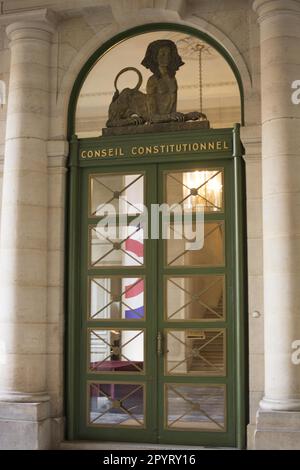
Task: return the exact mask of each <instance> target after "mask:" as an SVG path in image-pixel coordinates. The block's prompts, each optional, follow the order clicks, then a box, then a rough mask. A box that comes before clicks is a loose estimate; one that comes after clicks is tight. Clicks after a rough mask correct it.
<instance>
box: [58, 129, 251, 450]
mask: <svg viewBox="0 0 300 470" xmlns="http://www.w3.org/2000/svg"><path fill="white" fill-rule="evenodd" d="M239 127H240V126H239V125H236V127H235V128H234V129H223V130H219V129H218V130H205V131H191V132H180V133H178V132H177V133H174V134H168V136H167V137H168V138H169V139H170V141H171V142H174V141H176V139H177V140H178V139H183V138H188V139H189V140H191V141H193V139H194V140H195V136H196V137H197V138H198V139H200V140H201V142H204V141H209V140H211V139H213V138H219V139H227V141H228V142H229V141H231V145H230V148H229V150H228V151H227V152H224V151H223V152H216V151H215V152H210V153H209V152H207V153H205V152H204V154H203V155H202V156H199V154H195V153H190V154H187V155H186V154H185V155H172V154H167V155H155V156H151V158H150V157H149V156H139V157H129V156H128V157H126V156H125V157H110V158H109V159H107V158H106V159H104V158H102V159H100V160H89V161H86V160H83V159H80V157H79V155H80V150H81V149H82V148H97V146H98V145H99V143H100V141H101V142H102V143H103V140H104V141H105V143H107V142H109V145H111V144H112V143H113V144H114V145H115V146H118V145H120V142H121V141H122V143H123V145H126V142H127V144H128V145H130V143H132V142H135V143H138V142H139V141H140V143H141V144H143V145H147V143H150V142H152V143H153V140H154V142H155V144H159V142H164V141H165V139H166V136H165V135H163V134H156V135H155V136H153V135H142V136H127V137H124V136H122V137H121V140H120V139H119V138H113V139H112V141H111V140H110V139H107V138H101V139H81V140H78V139H77V138H76V137H73V139H72V140H71V143H70V146H71V149H70V163H69V166H70V180H69V182H70V184H69V195H70V197H69V224H68V227H69V230H68V237H67V240H68V241H69V245H68V247H67V248H68V264H67V270H68V278H67V279H68V284H67V285H68V293H67V311H68V325H67V330H68V339H67V368H66V369H67V377H66V383H67V387H66V389H67V396H68V399H67V400H66V409H67V420H68V432H67V436H68V439H70V440H72V439H75V438H77V439H78V438H81V439H93V438H94V439H95V438H96V435H95V434H93V433H90V432H88V433H84V432H82V429H79V427H78V420H77V419H76V404H78V403H79V402H80V393H82V390H83V386H84V385H83V383H82V380H85V376H84V377H81V378H80V376H79V374H76V373H75V364H76V358H77V360H78V356H77V352H78V351H77V347H76V345H78V344H80V341H81V335H80V330H81V328H82V326H83V317H82V313H80V312H82V310H83V309H82V305H80V302H79V301H80V299H79V290H80V289H79V286H80V283H82V282H85V279H83V278H80V275H79V271H80V267H79V253H80V249H81V248H80V246H81V242H80V238H81V237H82V233H81V228H80V213H81V211H82V207H83V204H85V205H86V201H87V200H86V197H87V188H84V187H83V186H82V181H83V180H82V176H81V175H82V173H86V172H91V173H92V172H93V171H95V168H97V170H99V169H101V168H103V169H104V168H106V169H107V168H109V171H114V168H115V170H117V171H118V170H120V164H121V165H122V166H123V168H124V167H126V168H128V169H129V171H130V172H131V171H132V170H136V169H138V170H139V171H141V169H142V168H147V167H150V166H153V165H151V164H153V163H163V164H165V165H166V164H167V165H168V167H170V168H171V167H172V166H174V165H175V166H178V164H181V165H183V166H184V165H185V164H186V165H187V168H188V165H190V164H195V163H197V164H199V165H201V166H202V165H203V164H207V165H212V163H213V165H220V164H224V165H226V166H227V167H228V169H229V170H228V171H229V173H230V176H229V177H227V178H229V180H228V181H227V185H228V186H230V187H231V188H233V189H232V190H231V191H230V196H229V198H230V199H229V203H228V201H227V208H226V218H228V220H230V221H231V224H230V225H231V237H230V239H229V237H227V239H226V243H227V244H228V243H229V244H230V246H229V245H228V246H227V250H226V251H229V252H230V253H231V256H232V260H231V265H232V274H231V276H230V287H231V289H232V298H231V301H232V305H233V309H234V312H235V318H234V334H233V337H232V340H233V341H234V346H232V348H231V353H230V357H231V361H234V367H235V370H236V375H235V378H234V380H233V381H232V384H233V385H232V387H234V389H232V390H231V391H232V394H231V396H232V397H233V399H234V400H235V401H236V412H235V415H234V414H233V413H231V414H232V419H234V420H235V423H236V429H235V435H234V436H231V437H232V440H231V442H233V445H234V446H236V447H239V448H245V445H246V444H245V443H246V424H247V422H248V421H247V420H248V400H247V399H245V396H247V391H248V383H247V377H248V373H247V372H248V369H247V341H246V338H247V317H246V313H247V290H246V275H247V274H246V266H247V258H246V225H245V214H246V212H245V170H244V160H243V158H242V155H243V147H242V144H241V142H240V136H239ZM137 162H138V166H137ZM149 164H150V165H149ZM229 173H228V174H229ZM155 181H158V180H157V178H153V183H154V185H153V187H152V190H151V191H150V193H149V197H150V199H155V198H156V196H154V193H155V192H156V193H157V191H159V188H158V187H156V186H155V185H156V184H158V183H156V182H155ZM85 184H86V183H85ZM153 191H154V192H153ZM81 194H85V196H84V197H85V200H82V199H81V197H80V195H81ZM83 225H84V224H83ZM157 253H158V256H161V252H160V251H157ZM191 271H193V270H191ZM105 272H107V273H108V274H109V272H110V270H109V269H107V270H106V271H105ZM124 273H126V270H124ZM148 274H149V276H150V279H151V282H153V283H154V282H155V273H154V272H152V271H151V266H150V267H149V271H148ZM162 275H163V272H161V273H160V275H159V276H160V279H161V276H162ZM153 285H154V284H153ZM151 302H154V303H155V297H153V298H151ZM159 303H160V305H161V300H160V302H159ZM160 321H161V320H160ZM138 326H139V325H138V324H136V323H135V325H134V327H138ZM163 326H164V325H163V323H160V324H159V327H160V328H161V327H163ZM213 326H214V327H215V326H218V325H217V324H214V325H213ZM155 328H156V326H155V325H154V323H152V324H151V325H150V329H151V331H152V332H153V333H154V332H155V331H156V329H155ZM152 346H153V345H152ZM153 347H154V346H153ZM233 351H235V352H236V357H237V359H236V361H235V360H234V355H233ZM153 367H154V366H153ZM154 368H155V367H154ZM154 373H155V371H154V369H153V371H151V373H150V377H153V375H154ZM88 378H89V377H88ZM110 379H111V377H110ZM123 380H125V379H124V378H123ZM139 380H140V378H139V377H138V376H137V377H136V378H135V381H136V382H139ZM130 381H132V378H130ZM169 381H171V382H174V381H173V380H169ZM178 381H179V382H182V381H183V379H182V378H179V379H178V377H176V382H178ZM203 381H204V380H202V382H203ZM206 381H207V380H206ZM200 382H201V380H200V381H199V380H198V383H200ZM214 382H216V383H217V382H218V380H217V379H212V378H210V380H209V383H214ZM160 393H161V392H160ZM158 402H159V401H157V398H156V394H155V392H153V397H152V400H151V402H149V406H151V409H152V411H153V413H155V410H156V409H157V403H158ZM230 406H231V407H233V404H232V403H231V404H230ZM231 410H233V408H231ZM161 412H162V411H161V409H160V414H161ZM153 429H154V428H153ZM153 429H152V431H153ZM180 434H181V436H180V443H186V444H189V443H190V444H191V437H190V436H191V434H190V433H189V432H186V433H185V434H186V435H184V433H180ZM202 436H203V440H202V442H201V444H202V445H208V446H209V445H211V433H207V436H205V435H204V433H202ZM106 437H107V439H108V440H109V439H114V440H120V441H122V440H128V437H124V433H123V435H122V433H119V432H118V431H117V430H113V431H112V432H109V431H108V430H107V431H106ZM137 438H139V440H141V436H140V435H139V433H138V431H137V433H135V432H134V430H132V431H131V438H130V440H133V441H134V440H137ZM162 438H163V440H164V442H172V443H174V439H172V438H170V436H167V435H166V434H165V435H162ZM192 440H193V439H192ZM151 441H153V438H151V435H145V438H144V442H151ZM178 443H179V441H178ZM193 443H194V444H197V442H196V441H193ZM215 445H216V444H215ZM218 445H222V446H225V445H226V441H224V440H222V438H220V439H219V440H218Z"/></svg>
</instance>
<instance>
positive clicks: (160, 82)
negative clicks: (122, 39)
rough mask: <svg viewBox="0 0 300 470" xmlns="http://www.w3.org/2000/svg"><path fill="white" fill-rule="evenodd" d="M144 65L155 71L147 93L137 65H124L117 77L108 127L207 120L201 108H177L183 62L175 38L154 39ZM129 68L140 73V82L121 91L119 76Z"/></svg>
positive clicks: (150, 79) (148, 49) (149, 46)
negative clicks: (178, 79) (179, 79)
mask: <svg viewBox="0 0 300 470" xmlns="http://www.w3.org/2000/svg"><path fill="white" fill-rule="evenodd" d="M142 65H143V66H144V67H146V68H147V69H149V70H150V71H151V72H152V75H151V77H150V78H149V79H148V81H147V86H146V94H145V93H142V92H141V91H140V87H141V85H142V81H143V78H142V75H141V73H140V71H139V70H138V69H136V68H134V67H126V68H124V69H122V70H121V71H120V72H119V73H118V74H117V76H116V78H115V82H114V86H115V94H114V96H113V99H112V102H111V104H110V106H109V112H108V121H107V123H106V125H107V127H122V126H132V125H135V126H138V125H143V124H158V123H168V122H185V121H196V120H202V121H207V117H206V115H205V114H203V113H200V112H198V111H193V112H189V113H180V112H178V111H177V90H178V84H177V80H176V77H175V75H176V72H177V70H178V69H179V68H180V67H181V66H182V65H184V62H183V61H182V59H181V57H180V55H179V54H178V51H177V47H176V44H175V43H174V42H173V41H171V40H169V39H160V40H157V41H153V42H151V43H150V44H149V45H148V48H147V51H146V54H145V57H144V59H143V61H142ZM128 70H133V71H135V72H136V73H137V75H138V83H137V85H136V86H135V87H134V88H125V89H124V90H122V91H121V92H120V91H119V90H118V87H117V82H118V79H119V77H120V75H121V74H122V73H124V72H126V71H128Z"/></svg>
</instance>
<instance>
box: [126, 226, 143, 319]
mask: <svg viewBox="0 0 300 470" xmlns="http://www.w3.org/2000/svg"><path fill="white" fill-rule="evenodd" d="M142 232H143V231H142V230H139V231H137V232H135V233H133V235H131V237H130V238H128V239H127V240H126V241H125V250H126V253H128V255H127V256H126V255H125V256H126V258H127V260H126V261H127V263H126V264H127V265H132V266H137V265H142V264H143V263H144V243H143V238H142V237H143V233H142ZM124 291H125V299H126V300H125V303H126V305H127V306H128V307H129V308H127V309H126V310H125V312H124V313H125V318H126V319H127V320H140V319H142V318H144V280H143V279H140V278H132V277H131V278H130V279H129V278H128V279H126V278H125V279H124Z"/></svg>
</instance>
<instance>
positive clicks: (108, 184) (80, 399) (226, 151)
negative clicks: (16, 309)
mask: <svg viewBox="0 0 300 470" xmlns="http://www.w3.org/2000/svg"><path fill="white" fill-rule="evenodd" d="M184 136H185V135H183V134H181V135H178V136H177V135H174V136H173V137H172V138H173V141H174V142H176V139H178V140H180V141H182V140H183V138H186V139H189V140H191V139H192V138H193V139H195V137H194V134H193V135H192V134H191V135H190V134H189V135H186V137H184ZM159 138H160V139H163V136H159ZM167 138H168V139H170V138H171V137H170V136H168V137H167ZM198 138H199V139H201V141H202V142H204V143H203V147H204V148H205V149H206V150H204V152H203V155H201V154H199V153H198V152H195V151H193V148H192V147H191V151H190V153H187V154H184V155H180V154H174V155H173V154H172V153H169V154H168V155H165V154H164V153H163V146H162V147H161V149H162V150H161V152H162V154H156V148H160V147H153V149H154V150H155V154H154V155H151V157H149V156H147V155H144V156H138V157H136V156H135V155H136V149H137V147H136V145H137V143H136V138H133V137H130V138H128V141H127V140H124V141H122V145H123V146H124V148H123V151H122V152H119V154H118V155H115V157H110V158H107V159H103V158H101V152H100V151H99V145H100V143H101V145H106V147H107V146H113V145H120V144H119V143H117V142H116V143H113V142H111V143H109V142H108V141H105V142H104V141H103V142H104V143H103V144H102V141H101V142H100V140H98V139H95V140H83V141H80V142H79V141H78V140H77V139H75V140H74V142H72V143H71V161H70V166H71V178H70V195H71V196H70V214H69V238H68V239H69V262H68V279H69V282H68V286H69V288H68V311H69V316H68V340H67V350H68V368H67V401H66V405H67V418H68V438H69V439H91V440H99V441H128V442H152V443H172V444H186V445H188V444H190V445H199V446H201V445H202V446H210V447H212V446H226V447H240V448H242V447H244V446H245V427H246V419H247V418H246V416H247V405H246V400H245V395H246V391H247V390H246V378H245V377H246V374H247V365H246V360H245V357H246V354H245V344H246V341H245V336H246V327H245V324H246V321H245V311H246V308H245V302H246V296H245V293H244V280H245V275H246V272H245V242H244V241H245V224H244V217H245V209H244V192H245V186H244V182H243V177H244V170H243V160H242V158H241V155H242V147H241V145H240V141H239V138H238V129H236V130H235V131H234V139H233V140H232V141H231V139H232V130H230V129H228V130H223V131H222V132H218V131H209V132H208V133H207V135H206V134H199V137H198ZM164 139H166V137H164ZM214 139H215V140H216V141H217V142H219V141H220V139H227V140H226V143H227V142H228V144H226V145H225V144H224V146H222V145H219V146H215V147H214V150H211V149H210V148H209V147H208V145H206V144H205V142H206V141H209V142H210V141H213V140H214ZM197 145H198V144H197ZM211 145H212V146H213V144H211ZM131 146H134V147H132V149H134V152H132V153H131V156H130V148H131ZM118 148H119V147H118ZM127 148H128V150H126V149H127ZM141 148H146V147H141ZM186 148H188V147H186ZM197 148H199V145H198V147H197ZM79 155H81V158H80V157H79ZM97 155H99V160H98V159H92V160H89V159H88V158H89V156H90V157H91V158H93V156H96V157H97ZM87 157H88V158H87ZM97 158H98V157H97ZM164 204H167V205H168V207H169V206H172V205H174V204H176V205H177V206H179V207H182V206H183V205H185V208H186V210H187V212H188V213H189V214H190V216H191V218H190V219H189V221H187V226H188V227H189V229H190V230H193V231H195V227H196V226H195V222H196V219H197V217H198V215H199V214H200V213H203V214H204V219H203V220H204V223H203V224H202V225H201V227H202V229H201V230H202V231H201V230H200V231H199V233H200V235H199V237H200V238H199V239H200V244H199V245H198V246H195V245H194V246H193V248H192V247H191V245H190V244H189V243H190V242H191V240H190V238H191V233H190V232H189V231H188V232H187V233H186V232H185V231H184V237H182V233H181V236H178V218H177V217H175V215H174V214H173V213H172V212H171V214H168V217H169V218H168V217H167V216H166V214H165V213H164V211H163V205H164ZM107 205H108V206H107ZM152 205H156V213H157V212H158V209H160V210H161V211H162V214H161V215H160V218H161V220H160V221H161V222H162V221H165V220H166V218H167V220H168V221H169V231H170V237H169V238H167V239H164V237H165V235H166V234H165V233H164V231H163V228H162V227H164V225H163V224H160V229H159V231H158V233H155V230H154V232H152V229H154V225H155V223H154V222H155V218H152V214H153V210H151V209H153V208H152ZM199 206H200V207H201V209H199ZM147 211H148V216H146V215H147V214H146V213H147ZM146 220H147V221H148V226H147V225H146V224H145V221H146ZM179 226H180V224H179ZM183 228H184V230H185V229H186V225H185V224H184V226H183ZM147 230H148V234H147V235H148V236H146V232H147ZM153 233H154V235H153ZM176 233H177V235H176Z"/></svg>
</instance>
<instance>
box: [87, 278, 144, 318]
mask: <svg viewBox="0 0 300 470" xmlns="http://www.w3.org/2000/svg"><path fill="white" fill-rule="evenodd" d="M89 312H90V317H91V318H93V319H95V320H98V319H101V320H144V318H145V306H144V279H142V278H133V277H121V276H112V277H106V278H101V277H95V278H93V279H91V280H90V310H89Z"/></svg>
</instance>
